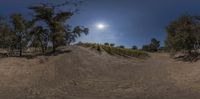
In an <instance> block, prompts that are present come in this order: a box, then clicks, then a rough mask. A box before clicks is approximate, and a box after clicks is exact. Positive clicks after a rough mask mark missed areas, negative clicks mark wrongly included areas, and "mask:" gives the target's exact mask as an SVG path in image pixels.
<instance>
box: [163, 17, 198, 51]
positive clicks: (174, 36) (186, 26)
mask: <svg viewBox="0 0 200 99" xmlns="http://www.w3.org/2000/svg"><path fill="white" fill-rule="evenodd" d="M166 30H167V39H166V42H165V46H166V48H167V49H168V50H171V51H175V52H176V51H182V50H185V51H188V53H191V51H192V50H196V49H198V48H199V45H200V43H199V42H200V19H199V17H197V16H188V15H186V16H181V17H179V18H178V19H177V20H175V21H173V22H171V23H170V24H169V25H168V26H167V28H166Z"/></svg>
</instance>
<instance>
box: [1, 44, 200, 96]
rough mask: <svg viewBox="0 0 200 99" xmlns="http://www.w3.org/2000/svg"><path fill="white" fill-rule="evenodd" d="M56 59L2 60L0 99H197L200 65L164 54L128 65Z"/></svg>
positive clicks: (95, 56) (105, 59)
mask: <svg viewBox="0 0 200 99" xmlns="http://www.w3.org/2000/svg"><path fill="white" fill-rule="evenodd" d="M66 49H67V50H71V51H69V52H67V53H64V54H60V55H58V56H50V57H46V56H40V57H37V58H34V59H25V58H4V59H1V60H0V99H199V97H200V84H199V83H200V76H199V75H200V62H196V63H186V62H179V61H175V60H172V59H170V58H169V55H168V54H166V53H153V54H150V58H148V59H130V58H122V57H114V56H110V55H108V54H106V53H101V54H100V53H97V52H95V51H91V50H90V49H86V48H82V47H76V46H71V47H69V48H66Z"/></svg>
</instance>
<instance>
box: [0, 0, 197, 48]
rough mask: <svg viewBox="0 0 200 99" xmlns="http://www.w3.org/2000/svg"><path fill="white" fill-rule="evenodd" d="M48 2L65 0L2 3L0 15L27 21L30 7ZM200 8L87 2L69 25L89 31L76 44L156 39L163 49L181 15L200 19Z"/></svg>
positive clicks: (190, 1) (183, 2) (166, 0)
mask: <svg viewBox="0 0 200 99" xmlns="http://www.w3.org/2000/svg"><path fill="white" fill-rule="evenodd" d="M46 1H48V2H53V3H61V2H62V1H63V0H0V15H3V16H9V15H10V14H11V13H15V12H20V13H23V14H24V15H25V16H27V17H28V16H29V15H30V11H29V10H27V7H28V6H30V5H31V4H36V3H38V2H46ZM199 5H200V0H85V2H84V4H82V6H81V7H80V12H79V13H78V14H76V15H74V16H73V17H72V18H71V19H70V20H69V24H70V25H72V26H76V25H82V26H85V27H88V28H89V29H90V33H89V34H88V35H87V36H84V35H83V36H82V37H80V38H79V39H78V40H77V41H82V42H92V43H105V42H109V43H115V44H116V45H125V46H126V47H131V46H133V45H136V46H138V47H141V46H142V45H144V44H148V43H149V42H150V40H151V38H156V39H158V40H160V41H161V45H164V41H165V38H166V35H167V34H166V31H165V28H166V26H167V25H168V24H170V22H171V21H173V20H176V19H177V18H178V17H179V16H181V15H186V14H187V15H188V14H189V15H200V11H199V9H200V6H199ZM98 24H102V25H104V26H105V28H98V26H97V25H98Z"/></svg>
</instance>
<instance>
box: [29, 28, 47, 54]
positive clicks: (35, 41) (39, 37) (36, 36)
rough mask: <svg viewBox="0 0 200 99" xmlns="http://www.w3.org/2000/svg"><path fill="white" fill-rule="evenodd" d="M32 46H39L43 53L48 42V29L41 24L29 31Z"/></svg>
mask: <svg viewBox="0 0 200 99" xmlns="http://www.w3.org/2000/svg"><path fill="white" fill-rule="evenodd" d="M30 36H31V41H30V43H31V44H30V45H31V46H32V47H40V48H41V50H42V52H43V53H45V51H46V50H47V46H48V42H49V31H48V29H44V28H43V27H42V26H36V27H34V28H33V29H32V31H31V32H30Z"/></svg>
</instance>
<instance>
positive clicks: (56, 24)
mask: <svg viewBox="0 0 200 99" xmlns="http://www.w3.org/2000/svg"><path fill="white" fill-rule="evenodd" d="M71 2H72V1H71ZM78 3H79V2H75V3H73V5H75V6H77V5H78ZM69 4H71V3H70V1H67V2H65V3H63V4H58V5H50V4H40V5H35V6H31V7H29V9H31V10H33V11H34V12H35V18H34V20H35V21H43V22H45V23H46V24H47V25H48V27H49V31H50V41H51V43H52V46H53V52H55V50H56V48H57V47H59V46H62V45H64V44H65V43H66V41H67V43H69V42H71V41H74V39H75V38H77V37H78V36H80V34H81V33H85V34H87V33H88V29H86V28H84V29H83V28H81V27H80V26H76V27H75V28H74V29H70V27H69V25H68V24H67V23H66V21H67V20H69V19H70V18H71V17H72V16H73V15H74V14H75V12H76V10H75V11H60V10H58V9H59V7H61V6H66V5H69ZM69 6H70V5H69Z"/></svg>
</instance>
